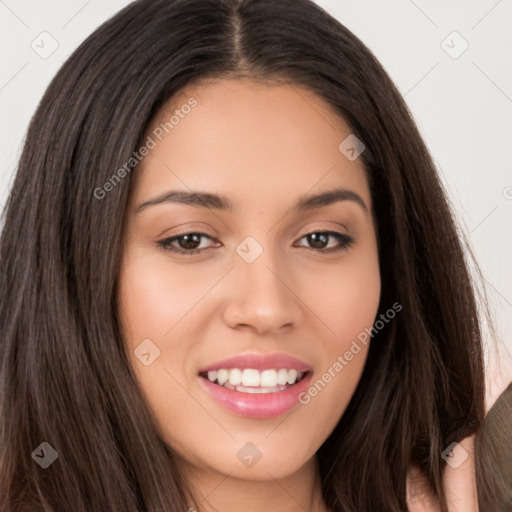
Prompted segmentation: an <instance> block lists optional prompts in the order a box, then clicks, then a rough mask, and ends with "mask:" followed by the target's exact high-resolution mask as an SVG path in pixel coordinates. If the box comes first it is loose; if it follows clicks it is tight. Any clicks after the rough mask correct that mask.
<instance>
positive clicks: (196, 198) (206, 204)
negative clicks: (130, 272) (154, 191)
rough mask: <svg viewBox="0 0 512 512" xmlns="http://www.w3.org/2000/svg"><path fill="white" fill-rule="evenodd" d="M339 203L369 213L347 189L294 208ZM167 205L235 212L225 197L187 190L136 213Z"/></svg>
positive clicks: (165, 195) (158, 199)
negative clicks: (174, 204) (347, 204)
mask: <svg viewBox="0 0 512 512" xmlns="http://www.w3.org/2000/svg"><path fill="white" fill-rule="evenodd" d="M339 201H353V202H355V203H356V204H358V205H359V206H360V207H361V208H362V209H363V210H364V211H366V212H367V211H368V207H367V206H366V204H365V202H364V201H363V198H362V197H361V196H360V195H359V194H357V193H356V192H354V191H353V190H348V189H345V188H336V189H333V190H328V191H327V192H321V193H319V194H314V195H306V196H303V197H302V198H301V199H299V201H298V202H297V203H296V204H295V206H294V207H293V210H294V211H296V212H303V211H307V210H312V209H314V208H320V207H322V206H329V205H331V204H334V203H336V202H339ZM165 203H181V204H187V205H190V206H196V207H199V208H210V209H213V210H221V211H228V212H232V211H233V203H232V202H231V201H230V200H229V199H228V198H227V197H225V196H221V195H217V194H211V193H209V192H200V191H185V190H170V191H168V192H164V193H163V194H161V195H159V196H156V197H153V198H152V199H149V200H147V201H144V202H143V203H142V204H140V205H139V206H138V207H137V209H136V213H139V212H140V211H142V210H144V209H146V208H148V207H150V206H155V205H159V204H165Z"/></svg>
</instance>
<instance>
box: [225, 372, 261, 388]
mask: <svg viewBox="0 0 512 512" xmlns="http://www.w3.org/2000/svg"><path fill="white" fill-rule="evenodd" d="M230 382H231V381H230ZM242 384H243V385H244V386H259V385H260V372H259V371H258V370H253V369H246V370H244V371H243V373H242Z"/></svg>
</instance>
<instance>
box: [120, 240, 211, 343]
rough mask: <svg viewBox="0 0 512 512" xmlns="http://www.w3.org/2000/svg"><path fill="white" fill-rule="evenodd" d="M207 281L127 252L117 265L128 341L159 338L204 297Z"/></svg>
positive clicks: (156, 258)
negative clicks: (170, 269) (121, 261)
mask: <svg viewBox="0 0 512 512" xmlns="http://www.w3.org/2000/svg"><path fill="white" fill-rule="evenodd" d="M207 285H208V286H211V285H210V284H209V282H207V283H203V282H202V280H201V279H199V278H197V275H196V276H195V278H194V276H193V275H190V272H188V273H187V272H180V271H179V270H178V271H176V270H173V271H169V266H168V264H166V261H165V258H162V257H161V256H160V257H159V255H158V254H157V255H147V254H145V253H144V251H143V250H137V249H132V250H130V251H129V252H128V253H127V254H126V256H125V259H124V261H123V264H122V265H121V272H120V286H119V298H120V301H119V302H120V307H121V317H122V319H124V322H123V324H124V325H125V326H126V327H128V331H127V332H128V334H129V338H128V339H129V340H137V339H139V338H141V337H142V338H141V339H144V338H152V337H154V338H155V339H160V340H161V339H163V338H167V339H169V337H171V336H172V335H171V334H170V333H169V331H171V330H172V328H173V327H174V326H175V325H176V324H177V323H178V322H179V321H180V319H181V318H183V317H184V316H185V315H186V314H187V312H188V311H189V310H190V309H191V308H192V307H193V306H194V304H195V303H197V301H198V299H199V298H200V297H201V296H202V295H204V293H205V291H206V290H207Z"/></svg>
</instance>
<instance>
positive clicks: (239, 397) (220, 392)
mask: <svg viewBox="0 0 512 512" xmlns="http://www.w3.org/2000/svg"><path fill="white" fill-rule="evenodd" d="M199 379H200V381H201V384H202V385H203V386H204V388H205V389H206V391H207V392H208V393H209V394H210V396H212V397H213V398H214V399H215V400H216V401H217V402H218V403H219V404H220V405H221V406H223V407H225V408H226V409H228V410H229V411H231V412H233V413H235V414H237V415H238V416H244V417H246V418H275V417H277V416H280V415H281V414H284V413H285V412H288V411H289V410H291V409H292V408H293V407H294V406H296V405H297V403H298V402H299V395H300V394H301V393H303V392H305V391H306V389H307V388H308V386H309V381H310V380H311V373H307V374H306V375H305V376H304V377H303V378H302V379H301V380H300V381H299V382H297V383H296V384H294V385H293V386H290V387H289V388H286V389H285V390H283V391H276V392H274V393H243V392H241V391H233V390H231V389H228V388H225V387H224V386H219V385H218V384H214V383H213V382H210V381H209V380H208V379H205V378H204V377H199Z"/></svg>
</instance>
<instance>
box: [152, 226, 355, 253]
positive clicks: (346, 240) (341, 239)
mask: <svg viewBox="0 0 512 512" xmlns="http://www.w3.org/2000/svg"><path fill="white" fill-rule="evenodd" d="M315 233H320V234H325V235H327V237H328V238H330V239H332V238H335V239H337V240H338V244H341V245H339V246H338V247H330V248H323V249H318V248H315V247H307V246H304V245H299V246H298V247H303V248H304V249H306V250H309V251H312V252H316V253H320V254H325V255H328V254H331V253H341V252H343V251H345V250H348V249H349V248H350V247H351V246H352V245H353V243H354V242H355V239H354V237H353V236H351V235H349V234H346V233H340V232H339V231H334V230H332V229H325V228H321V227H319V226H316V227H315V228H311V229H310V230H307V231H306V232H305V233H304V234H302V235H301V236H298V238H296V240H295V242H294V247H296V245H295V244H296V243H297V242H299V241H300V240H302V239H303V238H306V237H308V236H309V235H312V234H315ZM187 235H198V236H199V238H207V239H209V240H212V241H213V242H217V243H219V241H218V240H217V239H216V238H215V237H213V236H212V235H210V234H208V233H205V232H202V231H200V230H194V229H184V230H181V231H179V232H176V233H173V234H171V235H170V236H168V237H166V238H164V239H163V240H160V241H158V242H157V245H158V246H159V247H161V248H162V249H164V250H166V251H168V252H171V253H174V254H180V255H184V256H185V257H186V256H191V255H194V254H198V253H202V252H204V251H205V250H206V249H210V247H203V248H200V249H188V250H187V249H182V248H178V247H173V246H172V245H171V244H172V243H174V242H176V241H177V240H178V239H180V238H181V237H184V236H187ZM220 243H221V242H220ZM221 245H222V243H221Z"/></svg>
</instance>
